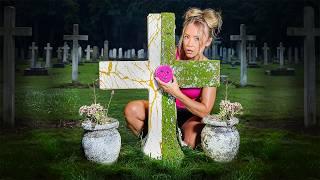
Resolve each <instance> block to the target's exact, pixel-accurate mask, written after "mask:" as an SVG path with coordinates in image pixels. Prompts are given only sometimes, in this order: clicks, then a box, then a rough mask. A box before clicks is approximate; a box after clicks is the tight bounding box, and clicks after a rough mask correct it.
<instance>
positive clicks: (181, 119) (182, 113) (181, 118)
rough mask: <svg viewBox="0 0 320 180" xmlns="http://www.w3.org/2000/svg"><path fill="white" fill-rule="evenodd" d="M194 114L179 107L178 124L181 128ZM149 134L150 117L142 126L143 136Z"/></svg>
mask: <svg viewBox="0 0 320 180" xmlns="http://www.w3.org/2000/svg"><path fill="white" fill-rule="evenodd" d="M146 116H147V117H148V114H146ZM192 116H194V115H193V114H192V113H191V112H190V111H189V110H187V109H181V108H177V124H178V127H179V128H180V129H181V127H182V125H183V124H184V123H185V122H186V121H187V120H188V119H190V118H191V117H192ZM147 134H148V119H146V120H145V122H144V125H143V128H142V132H141V135H142V137H144V136H145V135H147Z"/></svg>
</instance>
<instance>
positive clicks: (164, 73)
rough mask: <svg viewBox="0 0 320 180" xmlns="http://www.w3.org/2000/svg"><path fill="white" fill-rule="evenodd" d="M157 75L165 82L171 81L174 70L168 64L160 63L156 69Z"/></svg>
mask: <svg viewBox="0 0 320 180" xmlns="http://www.w3.org/2000/svg"><path fill="white" fill-rule="evenodd" d="M155 77H157V78H159V79H160V80H161V81H162V82H165V83H168V82H171V81H172V78H173V70H172V68H171V67H170V66H168V65H160V66H159V67H157V69H156V71H155Z"/></svg>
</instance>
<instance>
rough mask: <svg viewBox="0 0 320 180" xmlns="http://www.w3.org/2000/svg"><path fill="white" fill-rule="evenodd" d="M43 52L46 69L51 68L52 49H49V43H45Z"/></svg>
mask: <svg viewBox="0 0 320 180" xmlns="http://www.w3.org/2000/svg"><path fill="white" fill-rule="evenodd" d="M44 50H46V65H45V67H46V68H49V67H51V52H52V47H50V43H47V46H46V47H44Z"/></svg>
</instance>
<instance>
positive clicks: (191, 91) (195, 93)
mask: <svg viewBox="0 0 320 180" xmlns="http://www.w3.org/2000/svg"><path fill="white" fill-rule="evenodd" d="M176 59H180V55H179V51H178V50H177V51H176ZM180 90H181V92H182V93H183V94H184V95H186V96H188V97H189V98H190V99H192V100H195V101H197V100H199V98H200V96H201V90H202V89H201V88H180ZM176 106H177V108H179V109H184V108H186V107H185V105H184V104H183V103H182V102H181V101H180V100H179V99H176Z"/></svg>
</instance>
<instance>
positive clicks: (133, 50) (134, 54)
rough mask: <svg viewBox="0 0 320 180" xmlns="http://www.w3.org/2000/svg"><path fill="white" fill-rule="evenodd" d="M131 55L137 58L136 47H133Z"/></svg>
mask: <svg viewBox="0 0 320 180" xmlns="http://www.w3.org/2000/svg"><path fill="white" fill-rule="evenodd" d="M131 57H132V58H133V59H134V58H136V50H135V49H131Z"/></svg>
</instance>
